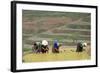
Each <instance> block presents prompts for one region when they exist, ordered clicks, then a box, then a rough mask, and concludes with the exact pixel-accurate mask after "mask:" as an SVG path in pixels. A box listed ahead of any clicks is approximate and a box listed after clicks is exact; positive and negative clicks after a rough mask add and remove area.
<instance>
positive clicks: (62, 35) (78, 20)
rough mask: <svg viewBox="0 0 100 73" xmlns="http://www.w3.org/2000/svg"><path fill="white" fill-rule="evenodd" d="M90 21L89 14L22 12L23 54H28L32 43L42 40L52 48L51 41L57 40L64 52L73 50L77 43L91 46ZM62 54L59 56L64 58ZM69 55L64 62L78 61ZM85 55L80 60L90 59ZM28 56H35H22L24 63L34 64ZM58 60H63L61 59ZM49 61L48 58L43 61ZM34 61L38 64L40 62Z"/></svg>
mask: <svg viewBox="0 0 100 73" xmlns="http://www.w3.org/2000/svg"><path fill="white" fill-rule="evenodd" d="M90 19H91V14H89V13H75V12H52V11H31V10H23V21H22V23H23V29H22V30H23V35H22V38H23V52H24V53H27V52H30V51H31V49H32V44H33V42H35V41H41V40H44V39H45V40H47V41H48V42H49V46H52V44H53V41H54V40H55V39H57V40H58V41H59V42H60V43H62V46H65V48H63V49H65V50H66V49H67V50H68V48H67V47H72V48H73V50H75V49H76V47H75V46H76V43H77V42H78V41H82V42H87V43H88V46H91V39H90V38H91V20H90ZM90 48H91V47H90ZM90 48H89V49H90ZM69 49H70V48H69ZM67 53H68V52H67ZM69 53H70V54H72V53H73V52H71V51H69ZM85 53H87V52H84V53H83V54H82V55H83V56H84V54H85ZM64 54H66V52H65V53H62V54H61V55H62V56H64ZM70 54H69V57H67V58H66V60H68V59H69V58H72V59H73V60H77V59H79V58H78V57H75V58H73V57H71V55H70ZM74 54H75V53H74ZM48 55H51V56H52V55H53V56H54V54H52V53H49V54H48ZM85 55H87V56H86V57H84V58H80V59H87V58H88V59H89V58H90V56H89V55H88V53H87V54H85ZM29 56H31V57H33V59H35V56H36V55H35V54H32V53H31V54H28V55H27V56H26V55H25V56H23V60H24V61H25V62H34V60H32V61H30V60H27V59H29ZM37 56H38V55H37ZM51 56H50V57H51ZM53 56H52V57H53ZM67 56H68V55H67ZM48 57H49V56H48ZM59 59H61V60H63V59H62V58H61V57H60V58H59ZM49 60H50V59H49V58H48V59H47V60H46V59H44V60H43V61H49ZM51 60H53V59H51ZM51 60H50V61H51ZM69 60H71V59H69ZM36 61H37V62H38V61H42V60H36Z"/></svg>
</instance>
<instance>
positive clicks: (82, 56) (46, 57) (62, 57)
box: [23, 48, 91, 63]
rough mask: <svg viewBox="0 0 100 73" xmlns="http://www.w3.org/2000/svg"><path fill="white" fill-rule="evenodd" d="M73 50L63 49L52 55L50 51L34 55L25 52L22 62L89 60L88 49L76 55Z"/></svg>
mask: <svg viewBox="0 0 100 73" xmlns="http://www.w3.org/2000/svg"><path fill="white" fill-rule="evenodd" d="M75 50H76V49H75V48H65V49H63V50H60V53H52V52H51V50H50V51H49V53H46V54H41V53H40V54H35V53H32V52H25V53H24V55H23V62H25V63H30V62H49V61H69V60H71V61H74V60H89V59H91V57H90V55H89V53H88V49H87V50H84V51H83V52H81V53H77V52H76V51H75Z"/></svg>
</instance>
